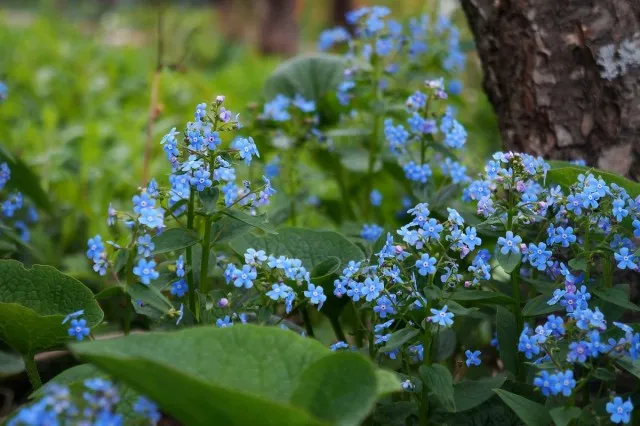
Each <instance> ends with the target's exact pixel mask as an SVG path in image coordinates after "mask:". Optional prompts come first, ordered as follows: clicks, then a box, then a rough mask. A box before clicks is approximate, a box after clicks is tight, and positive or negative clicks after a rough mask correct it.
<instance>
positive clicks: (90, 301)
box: [0, 260, 103, 355]
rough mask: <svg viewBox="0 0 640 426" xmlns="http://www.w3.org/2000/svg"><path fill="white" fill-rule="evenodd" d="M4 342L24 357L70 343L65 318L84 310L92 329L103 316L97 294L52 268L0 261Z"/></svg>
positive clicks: (0, 329)
mask: <svg viewBox="0 0 640 426" xmlns="http://www.w3.org/2000/svg"><path fill="white" fill-rule="evenodd" d="M0 300H1V301H2V302H0V339H1V340H4V341H5V342H6V343H7V344H9V346H11V347H12V348H14V349H15V350H17V351H18V352H20V353H22V354H24V355H33V354H35V353H37V352H40V351H43V350H46V349H50V348H52V347H55V346H58V345H60V344H62V343H63V342H65V341H67V340H68V338H69V336H68V333H67V329H68V328H69V326H68V325H63V324H62V320H63V319H64V317H65V316H66V315H68V314H70V313H72V312H75V311H78V310H81V309H82V310H84V315H83V317H84V318H85V319H86V320H87V325H88V326H89V327H94V326H95V325H97V324H99V323H100V321H102V317H103V313H102V310H101V309H100V306H98V303H97V302H96V300H95V298H94V296H93V293H92V292H91V290H89V289H88V288H87V287H85V285H84V284H82V283H81V282H80V281H78V280H76V279H75V278H71V277H69V276H67V275H64V274H63V273H62V272H60V271H58V270H57V269H55V268H53V267H51V266H41V265H35V266H33V267H32V268H30V269H25V267H24V266H23V265H22V263H20V262H16V261H15V260H2V261H0Z"/></svg>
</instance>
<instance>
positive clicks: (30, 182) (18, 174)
mask: <svg viewBox="0 0 640 426" xmlns="http://www.w3.org/2000/svg"><path fill="white" fill-rule="evenodd" d="M0 162H5V163H7V166H9V169H11V179H10V180H9V182H7V188H11V189H16V190H18V191H20V192H22V193H23V194H24V195H25V196H26V197H28V198H29V199H31V200H32V201H33V202H34V203H35V204H36V205H37V206H38V207H40V208H41V209H44V210H46V211H48V212H51V211H52V209H51V201H50V200H49V196H48V195H47V193H46V192H44V190H43V189H42V187H41V186H40V179H39V178H38V176H37V175H36V174H35V173H34V172H32V171H31V169H29V167H28V166H27V165H26V164H25V163H23V162H22V160H20V159H19V158H16V157H14V156H13V155H11V153H10V152H9V151H7V150H6V148H5V147H4V146H2V145H0Z"/></svg>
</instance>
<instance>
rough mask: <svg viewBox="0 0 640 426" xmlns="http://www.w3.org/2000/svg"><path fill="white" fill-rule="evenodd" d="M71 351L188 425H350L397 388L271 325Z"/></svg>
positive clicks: (154, 336) (357, 359) (354, 359)
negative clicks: (214, 423)
mask: <svg viewBox="0 0 640 426" xmlns="http://www.w3.org/2000/svg"><path fill="white" fill-rule="evenodd" d="M71 350H72V351H73V352H74V353H75V354H76V355H78V356H79V357H80V358H81V359H84V360H87V361H90V362H92V363H93V364H95V365H97V366H98V367H99V368H101V369H103V370H105V371H106V372H108V373H109V374H110V375H111V376H112V377H114V378H117V379H120V380H122V381H123V382H125V383H127V384H128V385H130V386H131V387H132V388H134V389H135V390H137V391H139V392H141V393H143V394H145V395H148V396H149V397H150V398H151V399H153V400H154V401H156V402H157V403H158V404H159V405H160V407H161V408H162V409H163V410H164V411H166V412H167V413H169V414H171V415H173V416H174V417H175V418H176V419H178V420H179V421H181V422H183V423H184V424H188V425H191V426H199V425H210V424H211V421H212V419H215V420H216V423H219V424H225V425H249V424H261V425H283V424H286V425H328V424H339V425H356V424H359V423H360V422H361V421H362V420H363V419H364V417H365V416H366V414H367V413H368V412H369V411H370V410H371V409H372V408H373V406H374V403H375V401H376V399H377V398H378V397H379V396H381V393H382V392H385V393H388V392H390V391H394V390H399V381H398V380H395V383H393V382H392V379H390V376H389V375H388V374H384V375H380V374H379V373H376V370H375V368H374V366H373V364H371V362H370V361H368V360H367V359H366V358H364V357H362V356H360V355H358V354H354V353H335V352H331V351H329V350H328V349H327V348H325V347H324V346H323V345H321V344H320V343H319V342H317V341H315V340H312V339H305V338H302V337H300V336H298V335H297V334H296V333H290V332H287V331H283V330H280V329H279V328H275V327H273V328H270V327H258V326H252V325H236V326H234V327H230V328H224V329H220V328H215V327H199V328H189V329H185V330H183V331H179V332H173V333H147V334H141V335H130V336H127V337H124V338H121V339H112V340H100V341H92V342H87V343H78V344H73V345H71ZM379 381H381V382H382V383H378V382H379Z"/></svg>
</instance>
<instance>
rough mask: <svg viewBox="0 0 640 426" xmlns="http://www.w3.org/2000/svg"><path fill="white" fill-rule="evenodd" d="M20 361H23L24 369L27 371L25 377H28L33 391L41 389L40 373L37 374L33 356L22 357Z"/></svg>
mask: <svg viewBox="0 0 640 426" xmlns="http://www.w3.org/2000/svg"><path fill="white" fill-rule="evenodd" d="M22 359H23V360H24V367H25V369H26V370H27V376H29V381H30V382H31V386H32V387H33V390H37V389H39V388H41V387H42V380H41V379H40V373H38V365H37V364H36V360H35V358H34V357H33V355H24V356H23V357H22Z"/></svg>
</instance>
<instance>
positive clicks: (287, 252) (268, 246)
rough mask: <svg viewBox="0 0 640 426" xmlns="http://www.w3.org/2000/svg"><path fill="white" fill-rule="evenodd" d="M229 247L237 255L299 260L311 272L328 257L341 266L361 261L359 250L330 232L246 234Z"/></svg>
mask: <svg viewBox="0 0 640 426" xmlns="http://www.w3.org/2000/svg"><path fill="white" fill-rule="evenodd" d="M231 248H233V250H235V251H236V252H237V253H238V254H240V255H242V254H244V253H245V252H246V251H247V249H249V248H254V249H256V250H264V251H265V252H266V253H267V254H272V255H274V256H287V257H291V258H296V259H300V260H301V261H302V265H303V266H304V267H305V268H306V269H307V270H308V271H312V270H313V269H314V268H315V267H316V266H318V265H320V264H321V263H322V262H324V261H325V260H326V259H327V258H330V257H337V258H338V259H340V262H341V265H345V264H346V263H348V262H349V261H350V260H355V261H360V260H362V259H364V253H363V252H362V250H360V249H359V248H358V246H356V245H355V244H353V243H352V242H351V241H349V240H348V239H347V238H346V237H344V236H343V235H341V234H338V233H337V232H333V231H316V230H311V229H305V228H291V227H290V228H283V229H280V230H278V235H265V236H257V235H253V234H246V235H243V236H241V237H239V238H236V239H234V240H233V241H232V242H231Z"/></svg>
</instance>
